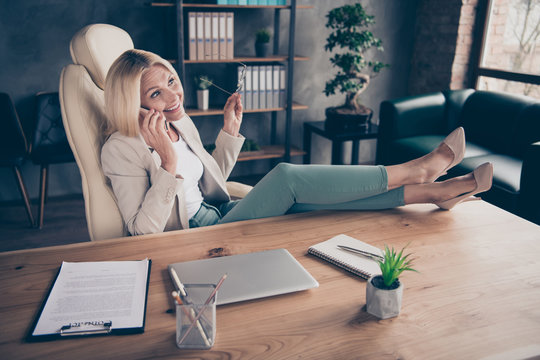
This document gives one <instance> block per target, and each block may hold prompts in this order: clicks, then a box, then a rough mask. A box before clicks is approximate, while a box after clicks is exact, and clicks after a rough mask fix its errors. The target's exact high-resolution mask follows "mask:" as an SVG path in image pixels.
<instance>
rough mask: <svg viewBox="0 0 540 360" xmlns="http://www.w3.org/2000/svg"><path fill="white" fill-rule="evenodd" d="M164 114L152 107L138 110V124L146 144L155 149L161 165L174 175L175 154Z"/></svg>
mask: <svg viewBox="0 0 540 360" xmlns="http://www.w3.org/2000/svg"><path fill="white" fill-rule="evenodd" d="M165 121H166V120H165V115H163V114H162V113H161V112H159V111H156V110H154V109H151V110H146V109H142V108H141V110H140V112H139V125H140V129H141V134H142V136H143V139H144V141H145V142H146V145H148V146H150V147H151V148H153V149H154V150H155V151H157V153H158V155H159V157H160V158H161V167H162V168H163V169H165V170H166V171H168V172H169V173H171V174H173V175H176V163H177V160H178V159H177V155H176V151H175V150H174V147H173V144H172V141H171V139H170V137H169V135H168V134H167V131H166V129H165Z"/></svg>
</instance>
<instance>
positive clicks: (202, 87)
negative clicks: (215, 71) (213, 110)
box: [195, 75, 213, 110]
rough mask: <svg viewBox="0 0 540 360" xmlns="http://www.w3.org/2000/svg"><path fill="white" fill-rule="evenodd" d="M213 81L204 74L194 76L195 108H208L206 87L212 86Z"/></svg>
mask: <svg viewBox="0 0 540 360" xmlns="http://www.w3.org/2000/svg"><path fill="white" fill-rule="evenodd" d="M212 84H213V82H212V79H210V78H209V77H208V76H206V75H201V76H196V77H195V85H196V86H197V108H198V109H200V110H208V98H209V92H210V91H209V90H208V88H209V87H210V86H212Z"/></svg>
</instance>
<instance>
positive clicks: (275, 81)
mask: <svg viewBox="0 0 540 360" xmlns="http://www.w3.org/2000/svg"><path fill="white" fill-rule="evenodd" d="M279 67H280V65H274V66H273V67H272V107H273V108H278V107H279Z"/></svg>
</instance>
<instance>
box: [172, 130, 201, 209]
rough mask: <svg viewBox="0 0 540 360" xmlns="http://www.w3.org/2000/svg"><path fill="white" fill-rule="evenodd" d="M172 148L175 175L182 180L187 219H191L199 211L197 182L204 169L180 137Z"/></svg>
mask: <svg viewBox="0 0 540 360" xmlns="http://www.w3.org/2000/svg"><path fill="white" fill-rule="evenodd" d="M173 146H174V149H175V150H176V153H177V154H178V162H177V164H176V173H177V174H178V175H180V176H182V177H183V178H184V196H185V204H186V208H187V215H188V219H191V218H192V217H193V215H195V214H196V213H197V211H199V208H200V207H201V203H202V201H203V196H202V193H201V190H200V189H199V180H200V179H201V177H202V175H203V171H204V167H203V164H202V162H201V160H200V159H199V158H198V157H197V155H195V154H194V153H193V151H191V149H190V148H189V146H188V144H186V142H185V141H184V139H182V137H181V136H178V141H177V142H174V143H173Z"/></svg>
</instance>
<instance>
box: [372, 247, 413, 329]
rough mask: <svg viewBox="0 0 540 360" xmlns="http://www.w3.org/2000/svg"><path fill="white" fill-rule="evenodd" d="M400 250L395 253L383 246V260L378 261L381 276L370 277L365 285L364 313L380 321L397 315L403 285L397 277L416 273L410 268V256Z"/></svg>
mask: <svg viewBox="0 0 540 360" xmlns="http://www.w3.org/2000/svg"><path fill="white" fill-rule="evenodd" d="M403 250H405V248H403V249H401V251H400V252H399V253H396V251H395V250H394V248H393V247H392V250H390V249H389V248H388V246H385V248H384V255H383V257H384V260H383V261H379V267H380V269H381V275H376V276H373V277H371V278H370V279H369V280H368V282H367V285H366V311H367V312H368V313H370V314H372V315H375V316H377V317H378V318H381V319H388V318H391V317H395V316H398V315H399V312H400V310H401V300H402V298H403V284H402V283H401V282H400V281H399V275H401V273H402V272H403V271H416V270H415V269H413V268H411V265H412V260H411V259H409V256H410V255H411V254H407V255H403Z"/></svg>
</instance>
